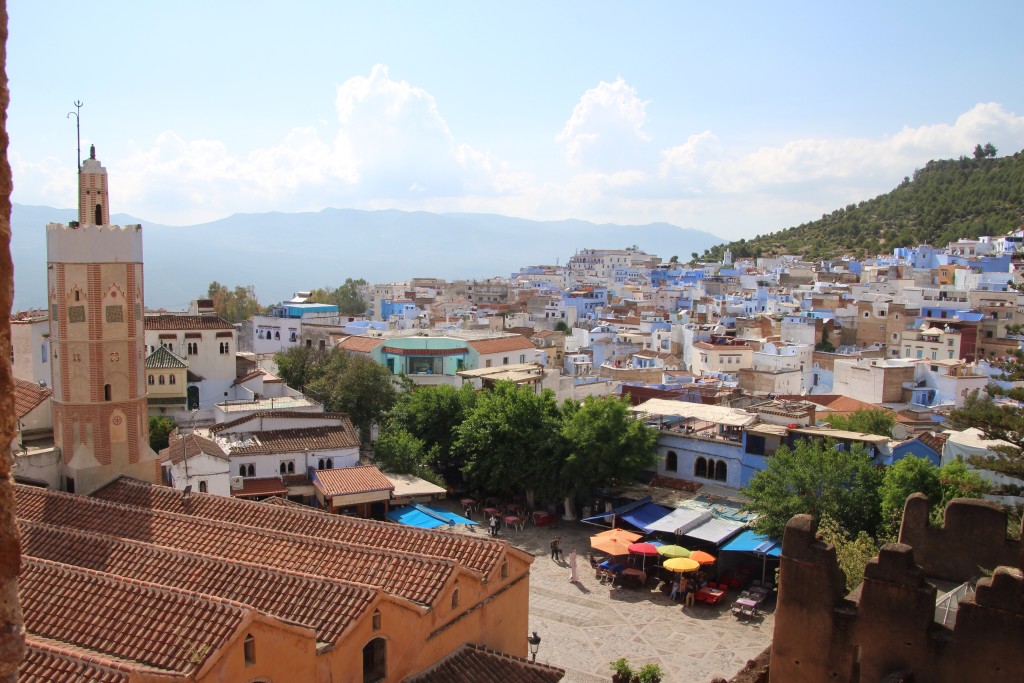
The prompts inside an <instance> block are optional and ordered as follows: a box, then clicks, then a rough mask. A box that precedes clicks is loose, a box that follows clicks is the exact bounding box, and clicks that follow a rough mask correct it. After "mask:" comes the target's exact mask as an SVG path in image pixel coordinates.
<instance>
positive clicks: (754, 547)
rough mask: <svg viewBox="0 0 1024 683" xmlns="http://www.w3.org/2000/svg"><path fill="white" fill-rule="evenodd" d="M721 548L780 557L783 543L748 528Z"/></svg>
mask: <svg viewBox="0 0 1024 683" xmlns="http://www.w3.org/2000/svg"><path fill="white" fill-rule="evenodd" d="M720 550H732V551H736V552H742V553H754V554H755V555H767V556H769V557H779V556H780V555H781V554H782V544H781V543H779V542H778V541H776V540H774V539H771V538H768V537H766V536H762V535H760V534H757V533H754V532H753V531H751V530H749V529H748V530H746V531H744V532H743V533H742V534H740V535H739V536H737V537H736V538H734V539H732V540H731V541H729V542H728V543H726V544H725V545H724V546H722V547H721V549H720Z"/></svg>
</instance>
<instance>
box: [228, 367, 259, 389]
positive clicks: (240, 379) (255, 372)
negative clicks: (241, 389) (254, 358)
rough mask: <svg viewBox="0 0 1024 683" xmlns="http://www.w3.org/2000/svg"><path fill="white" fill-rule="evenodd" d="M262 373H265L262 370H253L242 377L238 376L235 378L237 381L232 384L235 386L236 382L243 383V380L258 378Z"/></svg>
mask: <svg viewBox="0 0 1024 683" xmlns="http://www.w3.org/2000/svg"><path fill="white" fill-rule="evenodd" d="M262 374H264V373H263V371H262V370H253V371H252V372H250V373H249V374H248V375H243V376H242V377H238V378H237V379H235V381H234V382H232V383H231V386H235V385H236V384H242V383H243V382H248V381H249V380H251V379H256V378H257V377H259V376H260V375H262Z"/></svg>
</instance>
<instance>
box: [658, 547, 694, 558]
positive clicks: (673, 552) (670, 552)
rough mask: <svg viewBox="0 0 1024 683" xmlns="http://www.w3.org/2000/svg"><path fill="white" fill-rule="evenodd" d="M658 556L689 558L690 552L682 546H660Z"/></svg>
mask: <svg viewBox="0 0 1024 683" xmlns="http://www.w3.org/2000/svg"><path fill="white" fill-rule="evenodd" d="M658 554H659V555H661V556H662V557H689V556H690V551H689V550H687V549H686V548H684V547H683V546H681V545H660V546H658Z"/></svg>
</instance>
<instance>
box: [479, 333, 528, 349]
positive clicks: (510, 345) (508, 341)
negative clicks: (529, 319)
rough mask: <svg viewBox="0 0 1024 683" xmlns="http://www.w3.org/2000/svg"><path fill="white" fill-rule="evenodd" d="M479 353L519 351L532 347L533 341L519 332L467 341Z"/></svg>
mask: <svg viewBox="0 0 1024 683" xmlns="http://www.w3.org/2000/svg"><path fill="white" fill-rule="evenodd" d="M468 344H469V345H470V346H472V347H473V349H475V350H476V352H477V353H479V354H488V353H502V352H504V351H521V350H525V349H533V348H534V346H533V342H531V341H530V340H529V339H527V338H526V337H524V336H523V335H521V334H512V335H509V336H507V337H497V338H495V339H481V340H479V341H471V342H468Z"/></svg>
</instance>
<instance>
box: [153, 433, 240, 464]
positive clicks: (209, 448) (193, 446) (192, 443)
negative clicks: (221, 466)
mask: <svg viewBox="0 0 1024 683" xmlns="http://www.w3.org/2000/svg"><path fill="white" fill-rule="evenodd" d="M182 438H184V439H185V447H184V449H182V445H181V440H182ZM200 453H205V454H206V455H209V456H212V457H214V458H220V459H221V460H227V459H228V454H227V453H225V452H224V450H223V449H222V448H221V447H220V446H218V445H217V442H216V441H211V440H210V439H207V438H204V437H202V436H199V435H198V434H186V435H185V436H184V437H181V436H179V435H177V434H175V435H174V436H172V437H170V439H168V441H167V448H164V449H163V450H161V451H160V453H159V456H160V462H167V461H168V460H170V461H172V462H175V463H179V462H181V461H182V460H183V459H184V458H185V456H188V457H190V458H194V457H195V456H197V455H199V454H200Z"/></svg>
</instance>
